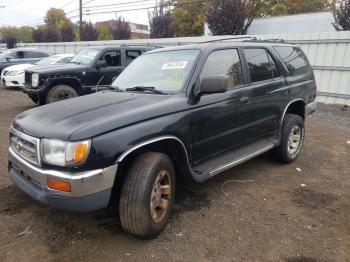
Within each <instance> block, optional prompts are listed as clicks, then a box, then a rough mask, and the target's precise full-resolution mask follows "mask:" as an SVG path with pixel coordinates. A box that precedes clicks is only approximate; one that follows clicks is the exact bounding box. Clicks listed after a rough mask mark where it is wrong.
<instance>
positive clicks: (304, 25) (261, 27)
mask: <svg viewBox="0 0 350 262" xmlns="http://www.w3.org/2000/svg"><path fill="white" fill-rule="evenodd" d="M332 23H334V18H333V14H332V13H331V12H319V13H308V14H296V15H283V16H272V17H266V18H257V19H254V20H253V22H252V24H251V25H250V27H249V28H248V32H247V34H248V35H262V34H288V33H315V32H335V31H336V30H335V29H334V27H333V25H332ZM204 26H205V27H204V34H205V35H211V32H210V30H209V28H208V25H207V24H205V25H204Z"/></svg>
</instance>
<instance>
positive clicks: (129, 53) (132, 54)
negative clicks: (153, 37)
mask: <svg viewBox="0 0 350 262" xmlns="http://www.w3.org/2000/svg"><path fill="white" fill-rule="evenodd" d="M125 54H126V64H127V65H128V64H130V63H131V62H132V61H133V60H134V59H135V58H137V57H138V56H140V55H141V54H142V51H141V50H126V51H125Z"/></svg>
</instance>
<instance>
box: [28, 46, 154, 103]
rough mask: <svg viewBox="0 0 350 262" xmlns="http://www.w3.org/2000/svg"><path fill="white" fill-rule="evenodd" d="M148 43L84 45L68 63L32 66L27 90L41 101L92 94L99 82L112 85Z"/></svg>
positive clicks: (31, 95)
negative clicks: (140, 44) (39, 66)
mask: <svg viewBox="0 0 350 262" xmlns="http://www.w3.org/2000/svg"><path fill="white" fill-rule="evenodd" d="M152 49H154V48H153V47H149V46H126V45H120V46H101V47H89V48H85V49H82V50H81V51H80V52H78V53H77V54H76V55H75V57H73V59H72V60H71V62H70V64H67V65H54V66H48V67H41V68H30V69H28V70H26V72H25V85H24V86H25V87H24V91H25V92H26V93H27V94H28V96H29V97H30V98H31V99H32V100H33V101H34V102H35V103H38V104H39V105H43V104H49V103H52V102H56V101H59V100H63V99H68V98H72V97H76V96H81V95H85V94H89V93H91V92H92V91H96V86H97V85H101V86H103V85H110V84H111V83H112V80H113V79H114V78H115V77H117V76H118V75H119V74H120V73H121V72H122V71H123V70H124V68H125V67H126V66H127V65H128V64H129V63H130V62H131V61H132V60H134V59H135V58H136V57H138V56H140V55H141V54H143V53H144V52H146V51H149V50H152Z"/></svg>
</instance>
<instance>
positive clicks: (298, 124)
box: [273, 114, 305, 163]
mask: <svg viewBox="0 0 350 262" xmlns="http://www.w3.org/2000/svg"><path fill="white" fill-rule="evenodd" d="M281 132H282V134H281V135H282V137H281V144H280V145H279V146H278V147H276V148H275V149H274V150H273V153H274V155H275V157H276V158H277V159H278V160H279V161H281V162H284V163H291V162H293V161H294V160H295V159H297V157H298V156H299V154H300V152H301V149H302V147H303V144H304V137H305V127H304V120H303V119H302V117H301V116H299V115H294V114H286V115H285V117H284V119H283V122H282V130H281Z"/></svg>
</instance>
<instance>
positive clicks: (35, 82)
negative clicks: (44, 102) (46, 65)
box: [32, 73, 39, 87]
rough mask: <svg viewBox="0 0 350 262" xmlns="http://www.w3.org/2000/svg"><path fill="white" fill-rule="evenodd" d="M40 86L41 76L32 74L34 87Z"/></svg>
mask: <svg viewBox="0 0 350 262" xmlns="http://www.w3.org/2000/svg"><path fill="white" fill-rule="evenodd" d="M38 85H39V75H38V74H36V73H34V74H32V86H33V87H37V86H38Z"/></svg>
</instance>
